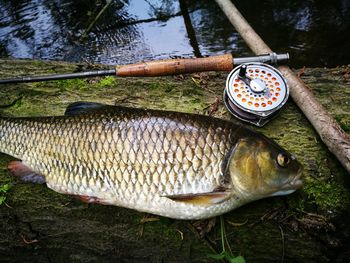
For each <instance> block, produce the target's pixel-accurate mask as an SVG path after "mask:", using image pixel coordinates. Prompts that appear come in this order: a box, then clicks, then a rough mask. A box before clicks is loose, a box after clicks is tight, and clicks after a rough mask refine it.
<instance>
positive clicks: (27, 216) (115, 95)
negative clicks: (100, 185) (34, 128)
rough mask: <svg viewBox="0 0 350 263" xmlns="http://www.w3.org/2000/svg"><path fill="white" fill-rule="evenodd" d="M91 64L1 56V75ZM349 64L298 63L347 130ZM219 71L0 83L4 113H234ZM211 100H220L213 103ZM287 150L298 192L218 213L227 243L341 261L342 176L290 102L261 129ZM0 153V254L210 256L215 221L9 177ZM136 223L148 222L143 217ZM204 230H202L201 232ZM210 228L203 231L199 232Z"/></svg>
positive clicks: (243, 251)
mask: <svg viewBox="0 0 350 263" xmlns="http://www.w3.org/2000/svg"><path fill="white" fill-rule="evenodd" d="M91 67H98V68H100V67H99V66H92V65H84V64H79V65H78V64H67V63H59V62H38V61H23V60H2V61H0V77H1V78H5V77H12V76H18V75H28V74H44V73H55V72H57V73H63V72H71V71H80V70H87V69H88V70H91ZM349 71H350V70H349V68H348V67H339V68H336V69H305V71H304V74H303V76H302V78H303V80H304V81H305V82H306V83H307V84H308V86H309V87H310V90H311V91H312V92H313V93H314V95H315V96H316V97H317V98H318V99H319V100H320V101H321V103H322V105H323V106H324V107H325V108H326V109H327V110H328V111H329V112H330V114H331V115H332V116H333V117H334V118H335V119H336V120H337V122H338V123H339V124H340V125H341V126H342V128H343V129H344V130H345V131H346V132H347V133H348V134H349V133H350V101H349V98H350V85H349V79H348V75H349ZM224 85H225V74H223V73H207V74H194V75H184V76H177V77H162V78H133V79H131V78H114V77H107V78H102V79H101V78H99V79H98V78H96V79H90V80H67V81H53V82H46V83H32V84H18V85H4V86H1V87H0V105H3V106H6V107H2V108H0V110H1V115H2V116H5V115H6V116H43V115H60V114H63V112H64V110H65V107H66V106H67V105H68V104H69V103H71V102H74V101H78V100H85V101H95V102H102V103H109V104H122V105H128V106H134V107H148V108H157V109H168V110H177V111H185V112H197V113H201V114H209V112H212V111H213V115H214V116H216V117H220V118H226V119H232V120H233V121H235V120H234V119H233V118H232V117H231V116H230V115H229V114H228V113H227V111H226V110H225V108H224V106H223V104H222V103H221V102H220V103H218V99H217V98H221V96H222V91H223V88H224ZM216 106H217V107H216ZM260 131H262V132H263V133H264V134H266V135H267V136H268V137H270V138H273V139H275V140H276V141H278V142H279V143H280V144H281V145H282V146H283V147H284V148H286V149H288V150H289V151H291V152H293V153H294V154H295V155H296V156H297V157H298V159H299V160H300V161H301V162H302V163H303V165H304V168H305V173H304V182H305V186H304V188H303V189H302V190H300V191H298V192H297V193H295V194H292V195H290V196H286V197H274V198H269V199H265V200H261V201H257V202H254V203H251V204H248V205H246V206H244V207H242V208H239V209H237V210H235V211H232V212H230V213H228V214H226V215H224V219H225V226H226V237H227V243H228V245H229V247H230V248H231V250H232V252H233V254H235V255H243V256H244V257H245V258H246V260H247V262H281V261H283V262H344V261H345V260H346V259H347V258H349V256H350V254H349V251H348V250H347V249H348V247H350V244H349V240H350V225H349V224H348V219H349V216H350V202H349V200H350V198H349V187H348V186H349V180H348V174H347V172H346V171H345V170H344V168H342V166H341V165H340V163H339V162H338V161H337V160H336V158H335V157H334V156H333V155H332V154H331V153H330V152H329V151H328V149H327V147H326V146H325V145H324V144H323V142H322V141H321V139H320V137H319V136H318V135H317V134H316V133H315V131H314V130H313V128H312V126H311V125H310V123H309V122H308V121H307V119H306V118H305V117H304V116H303V114H302V113H301V112H300V111H299V110H298V108H297V107H296V106H295V104H294V103H293V102H292V101H291V100H290V101H288V103H287V104H286V106H285V108H284V109H283V110H282V113H281V114H280V115H279V116H278V117H277V118H276V119H274V120H273V121H272V122H271V123H269V124H268V125H266V127H264V128H263V129H260ZM10 160H13V158H12V157H9V156H6V155H3V154H1V155H0V189H1V186H3V185H4V184H9V185H10V186H11V189H10V190H9V191H7V192H6V193H0V196H4V197H6V200H5V203H3V204H2V205H1V206H0V261H1V262H28V261H31V262H135V261H138V262H180V261H182V262H212V261H213V260H212V259H211V258H209V257H208V253H213V251H212V248H213V249H215V250H217V251H220V250H221V241H220V224H219V220H216V224H215V226H214V227H213V228H211V227H210V226H211V225H212V222H208V221H201V222H188V221H179V220H170V219H166V218H157V219H154V218H155V217H154V216H148V218H147V219H146V220H143V219H144V217H145V215H144V214H142V213H139V212H137V211H132V210H128V209H124V208H119V207H113V206H102V205H95V204H90V205H88V204H84V203H81V202H80V201H78V200H75V199H73V198H71V197H69V196H66V195H61V194H58V193H55V192H53V191H51V190H50V189H48V188H46V187H45V185H32V184H24V183H21V182H17V181H16V180H14V179H13V178H12V177H11V175H10V174H9V173H8V171H7V169H6V165H7V163H8V162H9V161H10ZM143 221H148V222H146V223H144V224H142V222H143ZM208 231H209V232H208ZM206 232H208V233H206Z"/></svg>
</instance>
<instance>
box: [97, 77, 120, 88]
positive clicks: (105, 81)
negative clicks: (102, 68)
mask: <svg viewBox="0 0 350 263" xmlns="http://www.w3.org/2000/svg"><path fill="white" fill-rule="evenodd" d="M115 85H117V79H116V78H115V77H113V76H108V77H104V78H102V79H101V80H100V81H99V82H98V83H97V85H96V87H97V88H105V87H110V86H115Z"/></svg>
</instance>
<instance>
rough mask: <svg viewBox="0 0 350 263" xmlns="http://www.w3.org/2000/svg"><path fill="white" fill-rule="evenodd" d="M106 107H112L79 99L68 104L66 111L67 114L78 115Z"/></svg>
mask: <svg viewBox="0 0 350 263" xmlns="http://www.w3.org/2000/svg"><path fill="white" fill-rule="evenodd" d="M105 107H110V106H109V105H105V104H101V103H96V102H84V101H78V102H74V103H72V104H70V105H68V107H67V109H66V111H65V112H64V115H65V116H76V115H80V114H86V113H89V112H91V111H96V110H99V109H103V108H105Z"/></svg>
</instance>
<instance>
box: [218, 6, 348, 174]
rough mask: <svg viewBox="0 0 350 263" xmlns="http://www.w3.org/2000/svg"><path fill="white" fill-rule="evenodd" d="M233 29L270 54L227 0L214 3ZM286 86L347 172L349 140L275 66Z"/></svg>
mask: <svg viewBox="0 0 350 263" xmlns="http://www.w3.org/2000/svg"><path fill="white" fill-rule="evenodd" d="M215 1H216V2H217V3H218V5H219V6H220V8H221V9H222V11H223V12H224V13H225V15H226V16H227V18H228V19H229V20H230V22H231V23H232V25H233V26H234V28H235V29H236V30H237V31H238V33H239V34H240V35H241V36H242V38H243V39H244V40H245V42H246V43H247V45H248V46H249V47H250V49H251V50H252V51H253V52H254V53H255V54H257V55H260V54H266V53H271V52H272V50H271V49H270V48H269V47H268V46H267V45H266V43H265V42H264V41H263V40H262V39H261V38H260V36H259V35H258V34H257V33H256V32H255V31H254V29H253V28H252V27H251V26H250V25H249V24H248V22H247V21H246V20H245V19H244V17H243V16H242V14H241V13H240V12H239V11H238V9H237V8H236V7H235V6H234V4H232V2H231V1H230V0H215ZM279 69H280V70H281V72H282V73H283V75H284V77H285V78H286V79H287V82H288V85H289V87H290V94H291V96H292V98H293V100H294V101H295V103H296V104H297V105H298V107H299V108H300V109H301V110H302V111H303V113H304V114H305V116H306V117H307V118H308V120H309V121H310V123H311V124H312V125H313V127H314V128H315V130H316V131H317V133H318V134H319V136H320V137H321V139H322V141H323V142H324V143H325V144H326V145H327V147H328V149H329V150H330V151H331V152H332V153H333V154H334V155H335V156H336V157H337V158H338V160H339V161H340V162H341V164H342V165H343V166H344V167H345V169H346V170H347V171H348V172H349V173H350V138H349V136H348V135H347V134H346V133H345V132H344V131H343V130H342V128H341V127H340V126H339V125H338V124H337V122H336V121H335V120H334V119H333V118H332V116H331V115H330V114H329V113H328V112H327V111H326V110H325V109H324V107H323V106H322V105H321V104H320V103H319V102H318V101H317V99H316V98H315V97H314V96H313V94H312V92H311V91H310V90H309V89H308V87H307V86H306V85H305V83H304V82H303V81H302V80H301V79H300V78H298V77H297V76H296V75H295V74H294V73H293V71H292V70H291V69H290V68H289V67H287V66H281V67H279Z"/></svg>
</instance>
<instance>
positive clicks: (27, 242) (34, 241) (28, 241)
mask: <svg viewBox="0 0 350 263" xmlns="http://www.w3.org/2000/svg"><path fill="white" fill-rule="evenodd" d="M20 236H21V238H22V240H23V242H24V243H25V244H26V245H30V244H34V243H37V242H39V240H37V239H33V240H27V239H26V238H25V236H24V235H22V234H20Z"/></svg>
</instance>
